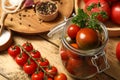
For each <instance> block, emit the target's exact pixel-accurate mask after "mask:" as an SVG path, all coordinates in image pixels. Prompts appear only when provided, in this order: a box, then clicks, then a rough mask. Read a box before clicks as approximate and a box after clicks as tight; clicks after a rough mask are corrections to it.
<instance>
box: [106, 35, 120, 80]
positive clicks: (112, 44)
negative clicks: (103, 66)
mask: <svg viewBox="0 0 120 80" xmlns="http://www.w3.org/2000/svg"><path fill="white" fill-rule="evenodd" d="M118 42H120V38H119V37H117V38H110V39H109V42H108V44H107V47H106V48H107V49H106V51H107V52H106V56H107V58H108V62H109V64H110V68H109V69H108V70H107V71H105V72H106V73H107V74H109V75H110V76H112V77H114V78H115V79H117V80H119V79H120V73H119V71H120V62H119V61H118V60H117V58H116V46H117V44H118Z"/></svg>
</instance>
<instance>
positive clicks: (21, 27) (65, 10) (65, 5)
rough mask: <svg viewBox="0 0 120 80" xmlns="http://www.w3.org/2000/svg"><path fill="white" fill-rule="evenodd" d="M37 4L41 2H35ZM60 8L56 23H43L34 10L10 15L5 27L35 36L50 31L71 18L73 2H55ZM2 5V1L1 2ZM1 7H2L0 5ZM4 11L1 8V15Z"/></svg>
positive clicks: (69, 0) (68, 0) (59, 0)
mask: <svg viewBox="0 0 120 80" xmlns="http://www.w3.org/2000/svg"><path fill="white" fill-rule="evenodd" d="M34 1H35V2H37V1H39V0H34ZM55 1H56V2H57V4H58V7H59V15H58V16H57V18H56V19H55V20H54V21H51V22H42V21H41V20H40V19H39V18H38V17H37V15H36V13H35V10H34V8H30V9H28V8H27V9H24V10H21V11H19V12H17V13H15V14H9V15H8V16H7V19H6V20H5V25H6V26H7V27H8V28H9V29H11V30H13V31H16V32H19V33H25V34H35V33H41V32H46V31H49V30H50V29H51V28H53V27H55V26H56V25H57V24H58V23H60V22H61V21H63V20H64V17H67V18H68V17H69V16H70V15H71V13H72V11H73V7H74V3H73V0H55ZM0 3H1V0H0ZM0 6H1V5H0ZM1 13H2V10H1V8H0V15H1Z"/></svg>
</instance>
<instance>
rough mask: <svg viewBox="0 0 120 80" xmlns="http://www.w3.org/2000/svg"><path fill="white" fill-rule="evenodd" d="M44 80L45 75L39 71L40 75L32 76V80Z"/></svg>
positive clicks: (34, 74)
mask: <svg viewBox="0 0 120 80" xmlns="http://www.w3.org/2000/svg"><path fill="white" fill-rule="evenodd" d="M43 79H44V73H43V72H41V71H39V72H38V73H33V74H32V76H31V80H43Z"/></svg>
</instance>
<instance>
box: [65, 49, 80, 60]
mask: <svg viewBox="0 0 120 80" xmlns="http://www.w3.org/2000/svg"><path fill="white" fill-rule="evenodd" d="M66 52H67V55H68V57H70V58H75V59H77V58H80V56H79V55H78V54H76V53H74V52H72V51H70V50H67V51H66Z"/></svg>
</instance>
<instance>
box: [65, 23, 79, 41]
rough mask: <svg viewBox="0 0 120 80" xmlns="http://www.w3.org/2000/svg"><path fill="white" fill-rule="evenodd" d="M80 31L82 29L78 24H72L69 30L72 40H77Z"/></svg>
mask: <svg viewBox="0 0 120 80" xmlns="http://www.w3.org/2000/svg"><path fill="white" fill-rule="evenodd" d="M79 30H80V27H79V26H77V25H76V24H72V25H70V26H69V27H68V29H67V34H68V36H69V37H70V38H72V39H75V37H76V34H77V32H78V31H79Z"/></svg>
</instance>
